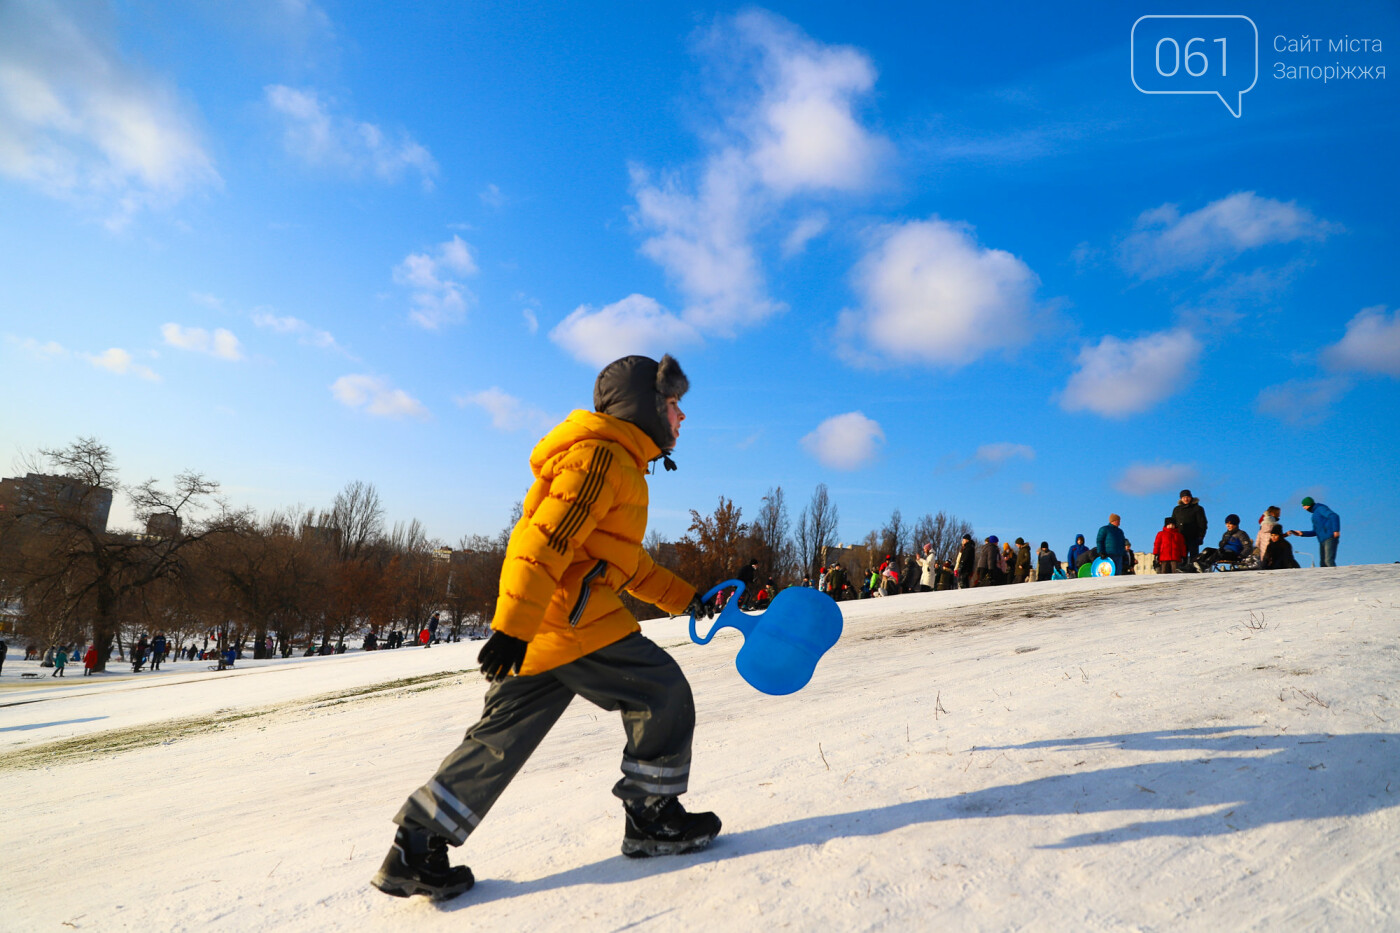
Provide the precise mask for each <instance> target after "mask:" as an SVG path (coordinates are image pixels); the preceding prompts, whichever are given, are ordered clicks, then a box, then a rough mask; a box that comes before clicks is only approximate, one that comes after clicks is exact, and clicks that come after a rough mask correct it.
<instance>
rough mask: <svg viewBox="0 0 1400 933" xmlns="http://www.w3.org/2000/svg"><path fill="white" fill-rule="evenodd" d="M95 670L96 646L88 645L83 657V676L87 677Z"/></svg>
mask: <svg viewBox="0 0 1400 933" xmlns="http://www.w3.org/2000/svg"><path fill="white" fill-rule="evenodd" d="M95 670H97V646H96V645H88V650H87V654H85V655H83V676H84V677H87V676H88V675H90V674H91V673H92V672H93V671H95Z"/></svg>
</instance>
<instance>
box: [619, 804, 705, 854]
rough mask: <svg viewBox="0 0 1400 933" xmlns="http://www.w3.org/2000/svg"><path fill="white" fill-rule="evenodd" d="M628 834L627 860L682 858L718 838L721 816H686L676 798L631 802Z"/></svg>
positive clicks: (624, 842)
mask: <svg viewBox="0 0 1400 933" xmlns="http://www.w3.org/2000/svg"><path fill="white" fill-rule="evenodd" d="M623 809H625V810H626V811H627V831H626V832H625V833H624V834H623V837H622V854H623V855H625V856H627V857H628V858H646V857H648V856H651V855H680V854H681V853H682V852H694V851H695V850H697V849H703V848H705V846H707V845H709V844H710V840H711V839H714V838H715V837H716V836H718V835H719V829H720V822H719V817H717V816H715V815H714V814H713V813H687V812H686V811H685V807H683V806H681V802H680V801H679V800H677V799H676V798H675V797H648V798H647V799H646V800H645V801H635V802H628V803H626V804H624V807H623Z"/></svg>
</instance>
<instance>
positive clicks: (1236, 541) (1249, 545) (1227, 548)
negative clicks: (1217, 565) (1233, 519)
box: [1219, 527, 1254, 557]
mask: <svg viewBox="0 0 1400 933" xmlns="http://www.w3.org/2000/svg"><path fill="white" fill-rule="evenodd" d="M1219 551H1220V554H1221V556H1229V557H1246V556H1248V555H1250V554H1252V553H1254V539H1253V538H1251V537H1250V536H1249V535H1247V534H1245V533H1244V531H1243V530H1242V529H1240V528H1239V527H1236V528H1235V530H1234V531H1230V530H1228V529H1227V530H1226V532H1225V533H1224V534H1223V535H1221V536H1220V547H1219Z"/></svg>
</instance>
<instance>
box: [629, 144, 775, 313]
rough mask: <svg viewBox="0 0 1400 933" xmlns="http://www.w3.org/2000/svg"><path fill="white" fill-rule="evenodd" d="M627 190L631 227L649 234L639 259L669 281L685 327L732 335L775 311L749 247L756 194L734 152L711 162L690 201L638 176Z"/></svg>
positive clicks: (677, 189)
mask: <svg viewBox="0 0 1400 933" xmlns="http://www.w3.org/2000/svg"><path fill="white" fill-rule="evenodd" d="M633 184H634V187H635V188H636V197H637V208H636V210H635V212H634V213H633V220H634V221H635V222H636V223H637V225H638V226H639V227H641V228H643V229H646V230H649V231H651V232H652V235H651V236H649V237H648V238H647V239H646V240H645V241H644V242H643V243H642V253H643V254H644V255H646V256H647V257H648V258H649V259H652V260H654V261H655V262H656V263H657V264H658V265H660V266H661V267H662V268H663V269H665V270H666V272H667V274H668V275H669V276H670V278H671V279H672V280H673V281H674V282H675V284H676V287H677V288H678V289H679V290H680V292H681V294H682V295H683V296H684V298H685V300H686V301H687V307H686V309H685V311H684V312H683V313H684V316H685V318H686V320H687V321H689V322H690V323H691V324H693V325H694V326H696V327H701V328H705V329H706V330H710V331H713V332H715V333H716V334H719V335H721V336H732V335H733V334H734V333H735V332H736V331H737V330H738V329H739V328H740V327H742V326H748V325H753V324H756V323H758V322H760V321H762V320H763V319H764V318H766V317H768V316H770V315H771V314H773V313H774V312H776V311H779V310H781V308H782V306H781V305H780V304H778V303H776V302H774V301H773V300H772V299H770V298H769V297H768V296H767V292H766V290H765V286H764V281H763V273H762V270H761V269H760V267H759V262H758V257H757V255H756V254H755V252H754V248H753V244H752V242H751V240H750V227H751V224H752V211H753V209H754V202H755V199H756V198H757V197H758V193H757V192H756V191H755V190H754V188H753V185H752V178H751V176H750V173H749V171H748V169H747V167H746V166H745V165H744V163H743V159H742V157H741V156H740V155H739V154H738V153H737V152H734V151H729V152H725V153H723V154H720V155H718V156H716V157H714V158H712V159H711V160H710V161H709V163H708V164H707V165H706V167H705V170H704V172H703V174H702V178H701V182H700V185H699V190H698V191H697V192H695V193H694V194H692V193H690V192H688V191H687V190H686V189H685V187H684V186H683V185H682V184H681V183H680V181H679V180H678V179H677V178H676V177H674V176H671V177H668V178H667V179H665V180H664V181H662V182H660V183H652V182H651V180H650V179H649V177H648V176H647V175H646V173H644V172H642V171H641V170H639V169H634V170H633Z"/></svg>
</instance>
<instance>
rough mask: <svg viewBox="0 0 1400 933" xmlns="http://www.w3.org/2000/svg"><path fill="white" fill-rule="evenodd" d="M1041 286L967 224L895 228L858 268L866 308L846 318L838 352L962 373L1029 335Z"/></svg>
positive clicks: (916, 223) (918, 224) (879, 240)
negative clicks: (969, 365)
mask: <svg viewBox="0 0 1400 933" xmlns="http://www.w3.org/2000/svg"><path fill="white" fill-rule="evenodd" d="M1039 281H1040V280H1039V279H1038V278H1037V277H1036V274H1035V273H1034V272H1032V271H1031V269H1030V267H1029V266H1027V265H1026V264H1025V263H1024V262H1022V261H1021V260H1020V259H1017V258H1016V257H1015V256H1013V255H1011V254H1010V253H1008V252H1005V251H1003V250H999V249H988V248H985V247H982V246H980V245H978V243H977V241H976V239H974V237H973V236H972V232H971V230H970V229H968V228H967V227H966V226H964V225H960V224H952V223H948V222H947V221H943V220H939V219H938V218H933V219H930V220H924V221H910V222H908V223H903V224H891V225H888V226H886V227H884V228H882V229H881V230H880V231H879V232H878V238H877V242H876V243H875V245H874V246H873V248H872V249H870V251H869V252H867V253H866V255H865V256H864V258H862V259H861V261H860V263H859V264H858V265H857V266H856V270H855V288H856V292H857V293H858V294H859V296H860V298H861V302H862V306H861V307H860V309H859V310H855V311H849V310H848V311H845V312H843V313H842V315H841V323H840V325H839V328H838V333H839V334H840V335H841V339H840V346H841V347H842V348H843V352H845V353H846V355H847V356H848V357H850V358H857V359H858V358H859V355H860V348H862V347H868V350H869V352H870V353H872V354H873V355H875V356H876V357H881V358H885V359H889V360H893V361H896V362H901V363H933V364H938V365H944V366H955V367H956V366H962V365H965V364H967V363H971V362H972V361H974V360H976V359H977V358H978V357H980V356H982V355H983V354H984V353H987V352H989V351H991V350H995V349H998V348H1002V347H1010V346H1015V345H1017V344H1019V343H1021V342H1023V341H1024V340H1026V339H1027V338H1028V337H1029V336H1031V333H1032V331H1033V329H1034V327H1035V321H1034V320H1033V316H1032V312H1033V310H1034V304H1033V300H1032V299H1033V295H1034V293H1035V289H1036V286H1037V285H1038V284H1039Z"/></svg>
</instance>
